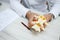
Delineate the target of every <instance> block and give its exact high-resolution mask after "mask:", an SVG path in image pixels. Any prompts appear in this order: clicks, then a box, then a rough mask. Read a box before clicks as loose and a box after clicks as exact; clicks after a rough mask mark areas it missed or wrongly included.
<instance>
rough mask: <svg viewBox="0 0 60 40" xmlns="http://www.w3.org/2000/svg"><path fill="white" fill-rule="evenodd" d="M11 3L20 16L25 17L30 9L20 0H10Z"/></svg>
mask: <svg viewBox="0 0 60 40" xmlns="http://www.w3.org/2000/svg"><path fill="white" fill-rule="evenodd" d="M10 5H11V8H12V9H13V10H14V11H16V13H17V14H18V15H19V16H23V17H25V16H26V13H27V12H28V11H29V9H27V8H25V7H24V6H23V5H22V4H21V3H20V1H18V0H10Z"/></svg>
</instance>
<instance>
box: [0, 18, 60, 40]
mask: <svg viewBox="0 0 60 40" xmlns="http://www.w3.org/2000/svg"><path fill="white" fill-rule="evenodd" d="M21 21H23V22H25V23H26V24H27V20H26V19H24V18H21V17H20V18H17V19H16V20H14V21H13V22H12V23H11V24H9V25H8V26H7V27H6V28H5V29H4V30H2V31H1V32H0V40H59V35H60V17H58V18H56V19H55V20H53V21H51V22H50V23H49V25H48V26H47V27H46V28H45V31H43V32H40V33H33V32H31V31H29V30H28V29H27V28H25V27H24V26H23V25H22V24H21Z"/></svg>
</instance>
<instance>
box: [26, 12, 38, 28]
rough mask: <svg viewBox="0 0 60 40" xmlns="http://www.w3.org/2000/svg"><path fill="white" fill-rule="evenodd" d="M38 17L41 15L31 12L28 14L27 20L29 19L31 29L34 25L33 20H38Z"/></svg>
mask: <svg viewBox="0 0 60 40" xmlns="http://www.w3.org/2000/svg"><path fill="white" fill-rule="evenodd" d="M36 16H39V14H37V13H34V12H31V11H29V12H28V13H27V15H26V18H27V19H28V26H29V27H30V28H31V27H32V26H33V25H34V23H33V20H37V17H36Z"/></svg>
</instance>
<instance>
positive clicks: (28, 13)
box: [26, 11, 32, 20]
mask: <svg viewBox="0 0 60 40" xmlns="http://www.w3.org/2000/svg"><path fill="white" fill-rule="evenodd" d="M31 16H32V14H31V11H28V12H27V13H26V18H27V19H28V20H29V19H30V18H31Z"/></svg>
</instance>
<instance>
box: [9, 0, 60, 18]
mask: <svg viewBox="0 0 60 40" xmlns="http://www.w3.org/2000/svg"><path fill="white" fill-rule="evenodd" d="M20 1H21V0H10V4H11V8H12V9H14V10H15V11H16V12H17V13H18V14H19V15H20V16H24V17H25V15H26V13H27V12H28V11H29V9H33V10H37V11H42V12H45V13H47V12H48V10H47V6H46V4H45V2H46V1H48V2H49V10H50V11H49V13H53V14H54V15H55V17H57V16H58V14H59V13H60V0H22V4H21V3H20ZM23 5H24V6H23Z"/></svg>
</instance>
